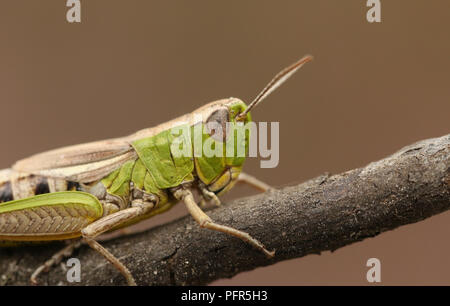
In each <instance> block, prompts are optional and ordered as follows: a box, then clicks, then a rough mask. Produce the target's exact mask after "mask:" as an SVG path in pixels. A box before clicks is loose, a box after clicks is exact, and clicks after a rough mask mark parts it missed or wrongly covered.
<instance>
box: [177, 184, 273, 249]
mask: <svg viewBox="0 0 450 306" xmlns="http://www.w3.org/2000/svg"><path fill="white" fill-rule="evenodd" d="M173 195H174V196H175V198H177V199H178V200H182V201H184V203H185V204H186V208H187V209H188V211H189V213H190V214H191V215H192V217H193V218H194V220H195V221H197V223H198V224H199V225H200V227H203V228H207V229H210V230H214V231H219V232H222V233H225V234H229V235H232V236H235V237H237V238H239V239H241V240H243V241H245V242H247V243H249V244H251V245H252V246H254V247H255V248H257V249H258V250H260V251H262V252H263V253H264V254H266V256H267V257H269V258H271V257H273V256H274V255H275V252H274V251H268V250H267V249H266V248H265V247H264V245H263V244H262V243H261V242H259V241H258V240H256V239H255V238H253V237H252V236H250V234H248V233H246V232H243V231H240V230H237V229H234V228H232V227H229V226H225V225H220V224H217V223H215V222H214V221H213V220H211V218H210V217H209V216H208V215H207V214H205V213H204V212H203V211H202V210H201V208H200V207H199V206H198V205H197V203H196V202H195V200H194V196H193V195H192V192H191V191H189V190H187V189H178V190H176V191H174V192H173Z"/></svg>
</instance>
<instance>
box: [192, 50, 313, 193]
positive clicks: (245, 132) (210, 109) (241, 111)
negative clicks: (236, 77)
mask: <svg viewBox="0 0 450 306" xmlns="http://www.w3.org/2000/svg"><path fill="white" fill-rule="evenodd" d="M310 60H312V57H311V56H305V57H303V58H302V59H300V60H299V61H297V62H295V63H294V64H292V65H291V66H289V67H287V68H285V69H283V70H282V71H281V72H279V73H278V74H277V75H276V76H275V77H274V78H273V79H272V80H271V81H270V82H269V84H268V85H267V86H266V87H265V88H264V89H263V90H262V91H261V93H260V94H259V95H258V96H257V97H256V98H255V99H254V100H253V102H252V103H250V104H249V105H248V106H247V105H246V104H245V103H244V102H242V101H241V100H239V99H236V98H229V99H224V100H219V101H215V102H212V103H210V104H207V105H205V106H203V107H202V108H200V109H199V110H197V111H198V112H199V113H201V114H202V115H203V118H206V120H205V119H203V120H202V124H204V125H205V127H206V136H204V137H203V138H202V142H203V143H205V142H208V141H211V140H213V141H214V142H215V147H220V150H222V148H223V150H224V151H225V152H226V155H225V157H223V158H221V159H220V158H219V159H218V158H215V157H213V158H208V157H201V158H196V159H195V164H196V167H195V168H196V172H197V175H198V177H199V178H200V180H201V181H202V182H203V183H204V184H205V185H206V187H207V189H208V190H209V191H211V192H214V193H215V194H217V195H221V194H223V193H225V192H226V191H228V190H229V189H231V188H232V187H233V185H234V184H235V183H236V182H237V179H238V176H239V173H240V172H241V170H242V166H243V163H244V161H245V156H246V155H247V153H248V150H249V144H250V129H249V126H250V124H249V123H251V121H252V117H251V115H250V110H252V109H253V108H254V107H256V106H257V105H258V104H259V103H261V101H263V100H264V99H265V98H266V97H267V96H269V95H270V94H271V93H272V92H273V91H274V90H275V89H277V88H278V87H279V86H280V85H281V84H282V83H284V82H285V81H286V80H287V79H288V78H289V77H290V76H292V75H293V74H294V73H295V72H296V71H297V70H298V69H299V68H300V67H301V66H303V64H305V63H306V62H309V61H310ZM239 135H240V137H239ZM230 147H232V148H234V151H233V152H232V154H229V151H228V149H229V148H230ZM242 152H244V155H243V154H242Z"/></svg>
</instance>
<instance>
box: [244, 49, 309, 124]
mask: <svg viewBox="0 0 450 306" xmlns="http://www.w3.org/2000/svg"><path fill="white" fill-rule="evenodd" d="M312 59H313V57H312V56H311V55H306V56H304V57H302V58H301V59H300V60H298V61H296V62H295V63H293V64H292V65H290V66H289V67H286V68H284V69H283V70H282V71H280V72H279V73H278V74H277V75H276V76H275V77H274V78H273V79H272V80H271V81H270V82H269V84H267V86H266V87H264V89H263V90H262V91H261V92H260V93H259V95H258V96H257V97H256V98H255V99H254V100H253V101H252V103H250V104H249V106H248V107H247V109H246V110H245V111H243V112H242V113H240V114H239V115H237V120H243V119H244V118H245V117H246V115H247V113H249V112H250V111H251V110H252V109H253V108H254V107H256V106H257V105H258V104H259V103H261V102H262V101H263V100H264V99H265V98H267V97H268V96H269V95H270V94H271V93H272V92H273V91H274V90H275V89H277V88H278V87H280V85H281V84H283V83H284V82H286V81H287V80H288V79H289V78H290V77H291V76H292V75H293V74H294V73H295V72H297V70H298V69H300V67H302V66H303V65H304V64H305V63H307V62H309V61H312Z"/></svg>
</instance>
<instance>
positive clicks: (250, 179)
mask: <svg viewBox="0 0 450 306" xmlns="http://www.w3.org/2000/svg"><path fill="white" fill-rule="evenodd" d="M238 183H245V184H247V185H249V186H251V187H253V188H256V189H258V190H259V191H261V192H266V191H269V190H272V189H273V188H272V187H271V186H270V185H267V184H266V183H264V182H263V181H260V180H258V179H257V178H256V177H254V176H252V175H250V174H247V173H244V172H241V174H239V177H238Z"/></svg>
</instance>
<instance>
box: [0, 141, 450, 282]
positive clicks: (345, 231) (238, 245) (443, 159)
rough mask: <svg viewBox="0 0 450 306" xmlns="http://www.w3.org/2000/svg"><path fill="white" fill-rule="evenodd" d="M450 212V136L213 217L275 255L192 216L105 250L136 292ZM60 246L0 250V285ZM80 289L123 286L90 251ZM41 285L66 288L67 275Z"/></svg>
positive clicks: (56, 272) (85, 253) (49, 276)
mask: <svg viewBox="0 0 450 306" xmlns="http://www.w3.org/2000/svg"><path fill="white" fill-rule="evenodd" d="M449 208H450V134H449V135H446V136H443V137H440V138H434V139H427V140H424V141H420V142H418V143H415V144H413V145H410V146H407V147H405V148H403V149H401V150H400V151H398V152H397V153H395V154H393V155H391V156H389V157H387V158H385V159H383V160H380V161H377V162H373V163H371V164H369V165H367V166H366V167H363V168H359V169H354V170H351V171H348V172H345V173H341V174H337V175H323V176H320V177H318V178H315V179H312V180H310V181H307V182H305V183H303V184H300V185H296V186H290V187H285V188H283V189H280V190H275V191H271V192H266V193H264V194H260V195H256V196H252V197H247V198H242V199H238V200H235V201H233V202H232V203H229V204H225V205H223V206H222V207H220V208H217V209H213V210H211V211H209V212H208V214H209V215H210V216H211V218H212V219H213V220H215V221H217V222H218V223H221V224H226V225H229V226H232V227H235V228H238V229H241V230H244V231H247V232H248V233H250V234H251V235H252V236H253V237H255V238H257V239H259V240H260V241H262V242H263V243H264V244H265V245H266V246H267V248H268V249H269V250H272V249H275V250H276V256H275V258H273V259H267V258H266V257H265V256H264V255H263V254H261V253H259V252H258V251H256V250H254V249H253V248H252V247H250V246H248V245H247V244H245V243H244V242H242V241H240V240H238V239H236V238H234V237H230V236H227V235H225V234H222V233H216V232H212V231H209V230H205V229H201V228H199V227H198V226H197V224H196V223H195V222H194V221H193V220H192V218H190V217H189V216H187V217H184V218H181V219H178V220H175V221H173V222H171V223H169V224H164V225H162V226H158V227H155V228H152V229H150V230H148V231H145V232H143V233H139V234H134V235H131V236H127V237H121V238H118V239H114V240H111V241H108V242H105V243H104V244H103V245H104V246H105V247H106V248H108V249H109V250H110V251H111V252H112V253H113V254H115V255H116V256H117V257H118V258H119V259H120V260H121V261H122V262H123V263H125V264H126V265H127V267H128V268H129V269H130V271H131V272H132V273H133V275H134V277H135V278H136V281H137V282H138V284H140V285H198V284H208V283H209V282H211V281H213V280H216V279H220V278H227V277H232V276H234V275H236V274H237V273H240V272H243V271H248V270H252V269H254V268H256V267H261V266H266V265H271V264H274V263H275V262H278V261H282V260H286V259H290V258H296V257H302V256H305V255H308V254H311V253H320V252H322V251H325V250H335V249H337V248H340V247H343V246H345V245H348V244H351V243H354V242H357V241H361V240H363V239H364V238H367V237H373V236H376V235H378V234H379V233H382V232H384V231H387V230H392V229H394V228H396V227H399V226H401V225H404V224H409V223H414V222H418V221H420V220H423V219H425V218H427V217H430V216H432V215H435V214H438V213H441V212H443V211H445V210H447V209H449ZM60 247H61V246H60V245H56V246H53V245H50V246H49V245H45V246H33V247H20V248H11V249H0V285H1V284H3V285H5V284H6V285H28V284H29V277H30V275H31V273H32V272H33V271H34V269H35V268H36V267H37V266H39V265H40V264H41V263H43V262H44V261H45V260H47V259H48V258H49V257H51V255H53V253H54V252H56V251H57V250H58V249H59V248H60ZM74 256H75V257H77V258H79V259H80V261H81V264H82V275H81V277H82V279H81V280H82V281H81V283H80V284H81V285H124V284H125V282H124V279H123V277H122V276H121V275H120V274H119V273H118V272H117V271H116V270H115V269H114V268H113V267H112V266H111V265H110V264H109V263H107V262H106V261H105V260H104V259H103V258H102V257H101V256H100V255H98V254H97V253H95V252H94V251H93V250H91V249H89V248H88V247H82V248H81V250H80V251H78V252H77V253H75V255H74ZM40 281H41V284H42V285H47V284H50V285H57V284H68V283H67V281H66V273H65V272H64V271H63V270H62V268H61V267H56V268H54V269H52V270H51V271H50V272H49V273H44V274H43V275H42V276H41V278H40Z"/></svg>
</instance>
